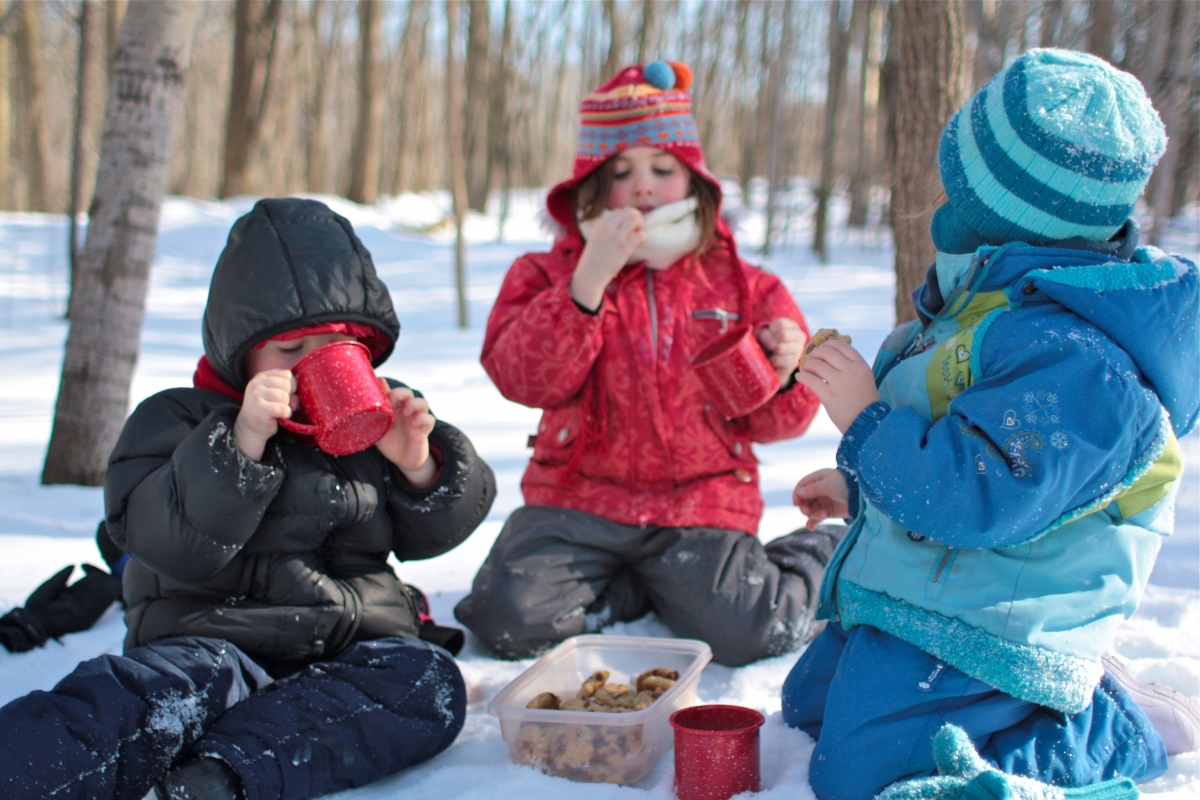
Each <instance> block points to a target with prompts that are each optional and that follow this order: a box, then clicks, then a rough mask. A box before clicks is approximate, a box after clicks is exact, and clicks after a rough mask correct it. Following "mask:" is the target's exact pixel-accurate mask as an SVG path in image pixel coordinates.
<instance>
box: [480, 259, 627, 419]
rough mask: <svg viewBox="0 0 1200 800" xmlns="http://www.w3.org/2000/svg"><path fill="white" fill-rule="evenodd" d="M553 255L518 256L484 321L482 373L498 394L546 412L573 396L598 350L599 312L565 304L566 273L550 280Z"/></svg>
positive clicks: (600, 341)
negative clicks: (490, 311)
mask: <svg viewBox="0 0 1200 800" xmlns="http://www.w3.org/2000/svg"><path fill="white" fill-rule="evenodd" d="M556 258H558V256H557V255H556V253H549V254H537V255H527V256H522V257H521V258H519V259H517V260H516V262H514V263H513V265H512V267H510V268H509V270H508V274H507V275H505V276H504V284H503V285H502V286H501V287H500V294H499V296H498V297H497V298H496V305H495V306H494V307H493V308H492V313H491V316H490V317H489V318H488V326H487V334H486V336H485V337H484V341H483V356H482V358H481V360H482V362H483V368H484V369H485V370H487V373H488V375H490V376H491V378H492V380H493V381H494V382H495V384H496V387H497V388H498V389H499V390H500V393H501V394H503V395H504V396H505V397H507V398H508V399H509V400H513V401H515V402H518V403H522V404H524V405H527V406H531V407H533V408H552V407H554V406H556V405H559V404H560V403H563V402H565V401H567V400H569V399H571V398H572V397H574V396H575V395H577V394H578V393H579V391H580V390H581V389H582V388H583V383H584V381H585V380H586V378H587V376H588V373H589V372H590V371H591V369H592V365H593V364H594V363H595V361H596V358H597V356H599V355H600V350H601V348H602V346H603V344H604V339H603V335H602V332H601V315H602V314H603V313H604V304H605V303H607V302H608V301H607V300H603V301H601V307H600V312H599V313H597V314H588V313H586V312H584V311H582V310H580V308H579V306H577V305H575V301H574V300H572V299H571V294H570V291H569V289H568V287H569V284H570V281H571V270H565V271H564V274H562V275H559V276H557V277H552V275H551V273H550V271H548V269H547V266H549V265H551V264H553V260H554V259H556Z"/></svg>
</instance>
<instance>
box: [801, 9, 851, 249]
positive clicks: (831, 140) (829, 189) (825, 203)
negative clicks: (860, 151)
mask: <svg viewBox="0 0 1200 800" xmlns="http://www.w3.org/2000/svg"><path fill="white" fill-rule="evenodd" d="M841 5H842V4H841V0H834V2H831V3H830V4H829V39H828V41H829V74H828V81H827V83H826V90H825V132H824V135H823V136H822V137H821V178H820V181H819V183H818V184H817V209H816V212H815V213H814V214H813V245H812V246H813V250H814V251H815V252H816V253H817V255H818V256H820V258H821V262H822V263H824V262H825V261H826V260H827V259H828V257H829V254H828V251H827V248H826V246H825V227H826V223H827V218H828V216H829V195H830V194H832V193H833V179H834V170H835V169H836V167H837V164H836V162H835V157H836V155H837V154H836V152H835V147H836V143H837V119H838V110H839V109H840V108H841V104H842V94H843V93H844V92H845V87H846V56H847V54H848V53H849V52H850V34H851V32H852V31H853V29H854V20H853V19H852V20H851V23H850V26H849V27H848V28H843V27H842V21H841ZM861 13H862V3H861V2H860V3H856V4H855V5H854V12H853V14H852V17H856V16H859V15H860V14H861Z"/></svg>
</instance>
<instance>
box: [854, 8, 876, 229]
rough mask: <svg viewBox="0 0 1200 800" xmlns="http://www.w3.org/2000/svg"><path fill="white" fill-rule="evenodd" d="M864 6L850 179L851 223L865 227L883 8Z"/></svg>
mask: <svg viewBox="0 0 1200 800" xmlns="http://www.w3.org/2000/svg"><path fill="white" fill-rule="evenodd" d="M854 2H855V3H856V4H857V3H863V4H864V8H863V11H862V14H861V16H860V33H859V35H860V36H861V37H862V52H861V54H860V55H861V58H860V61H859V69H858V81H859V86H858V97H857V100H858V125H857V126H856V127H855V131H854V135H855V137H856V142H855V148H854V152H855V153H856V154H857V158H855V162H854V175H853V176H852V177H851V179H850V216H849V219H848V220H847V222H848V224H849V225H850V226H852V227H855V228H861V227H863V226H864V225H866V224H867V211H868V210H869V209H870V207H871V177H872V175H874V166H875V157H874V156H875V152H874V148H873V147H872V145H873V144H874V143H875V139H876V130H875V129H876V119H877V116H878V115H877V107H878V104H879V65H878V64H877V63H876V62H875V55H874V50H875V40H876V33H877V26H878V20H879V17H880V16H881V15H880V9H879V8H878V7H877V6H876V4H875V0H854Z"/></svg>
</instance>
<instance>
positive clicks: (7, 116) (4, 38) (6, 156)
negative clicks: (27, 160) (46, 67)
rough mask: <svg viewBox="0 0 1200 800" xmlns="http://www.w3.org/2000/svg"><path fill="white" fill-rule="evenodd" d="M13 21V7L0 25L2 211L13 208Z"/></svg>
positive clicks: (0, 166)
mask: <svg viewBox="0 0 1200 800" xmlns="http://www.w3.org/2000/svg"><path fill="white" fill-rule="evenodd" d="M15 19H16V17H15V16H14V13H13V7H12V6H9V7H8V9H7V10H6V11H5V12H4V22H3V24H2V25H0V28H2V29H0V208H3V209H11V208H14V207H15V206H14V204H13V199H14V198H13V187H12V94H11V93H10V91H9V84H10V82H11V79H10V76H9V74H8V59H9V53H8V35H9V32H10V30H11V29H12V27H13V23H14V20H15Z"/></svg>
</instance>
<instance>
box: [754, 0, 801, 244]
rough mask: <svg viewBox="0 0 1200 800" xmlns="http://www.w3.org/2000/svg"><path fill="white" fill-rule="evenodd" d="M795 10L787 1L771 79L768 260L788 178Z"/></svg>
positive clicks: (765, 241) (791, 0) (769, 81)
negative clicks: (788, 78)
mask: <svg viewBox="0 0 1200 800" xmlns="http://www.w3.org/2000/svg"><path fill="white" fill-rule="evenodd" d="M794 6H795V2H794V0H784V5H783V31H782V33H781V34H780V37H779V48H778V49H777V50H776V52H775V57H774V58H773V59H772V60H771V67H770V70H769V72H768V77H767V98H768V99H767V106H768V112H767V120H768V122H767V142H766V149H767V153H766V162H767V209H766V211H767V213H766V218H767V219H766V231H765V232H764V233H763V245H762V250H761V252H762V254H763V255H764V256H765V255H769V254H770V252H771V239H772V237H773V236H774V234H775V231H774V228H775V217H776V206H777V205H778V199H779V192H780V189H781V187H783V186H784V185H786V183H787V176H786V175H784V174H783V173H784V168H783V165H784V162H785V158H784V155H783V153H782V152H781V150H782V149H783V138H784V132H783V84H784V76H785V75H786V74H787V73H788V65H789V64H790V63H791V55H792V49H793V41H792V31H793V26H792V11H793V7H794Z"/></svg>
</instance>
